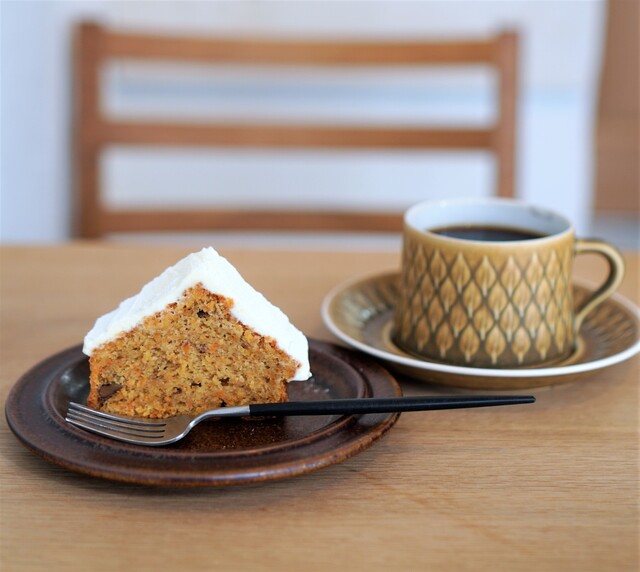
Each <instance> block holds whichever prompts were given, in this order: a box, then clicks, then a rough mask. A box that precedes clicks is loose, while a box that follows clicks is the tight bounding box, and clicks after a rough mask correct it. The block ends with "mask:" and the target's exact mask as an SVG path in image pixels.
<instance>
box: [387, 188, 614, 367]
mask: <svg viewBox="0 0 640 572" xmlns="http://www.w3.org/2000/svg"><path fill="white" fill-rule="evenodd" d="M465 229H467V230H465ZM468 230H470V231H473V232H476V233H477V232H478V231H479V232H481V234H482V236H483V238H480V239H478V238H469V236H468ZM510 231H513V232H515V235H514V236H510V237H509V236H506V237H505V236H504V232H507V233H509V232H510ZM501 233H502V235H501ZM447 234H449V235H453V236H447ZM462 237H466V238H462ZM498 237H501V238H503V239H504V238H506V240H498ZM583 252H593V253H598V254H600V255H602V256H604V258H605V259H606V260H607V262H608V265H609V274H608V277H607V279H606V280H605V282H604V283H603V284H602V286H601V287H600V288H598V289H597V290H596V291H595V292H594V294H593V295H592V296H591V297H590V298H589V299H588V300H586V301H585V302H584V303H583V304H581V306H580V307H579V308H574V304H573V298H572V287H571V275H572V266H573V259H574V257H575V255H576V254H580V253H583ZM623 274H624V262H623V260H622V257H621V255H620V253H619V252H618V251H617V250H616V249H615V248H614V247H613V246H611V245H609V244H607V243H605V242H601V241H597V240H579V239H576V238H575V234H574V230H573V227H572V226H571V224H570V223H569V221H568V220H566V219H565V218H564V217H563V216H561V215H559V214H556V213H553V212H550V211H548V210H544V209H539V208H536V207H533V206H530V205H526V204H523V203H519V202H517V201H513V200H506V199H479V200H459V201H455V200H454V201H442V202H437V203H420V204H417V205H415V206H413V207H412V208H410V209H409V210H408V211H407V212H406V213H405V217H404V234H403V254H402V273H401V283H400V294H399V299H398V305H397V307H396V313H395V320H394V333H393V338H394V341H395V343H396V344H397V345H398V346H399V347H400V348H402V349H404V350H405V351H407V352H409V353H411V354H413V355H415V356H416V357H419V358H421V359H428V360H436V361H441V362H446V363H450V364H455V365H461V366H468V367H486V368H510V367H527V366H539V365H546V364H552V363H553V362H556V361H559V360H562V359H563V358H566V357H567V356H568V355H570V354H571V352H572V351H573V350H574V347H575V341H576V334H577V332H578V331H579V329H580V325H581V324H582V321H583V320H584V318H585V316H586V315H587V314H588V313H589V312H591V310H593V309H594V308H595V307H596V306H597V305H598V304H600V303H601V302H602V301H603V300H605V299H606V298H607V297H609V296H610V295H611V294H612V293H613V292H614V291H615V289H616V288H617V287H618V285H619V284H620V281H621V280H622V276H623Z"/></svg>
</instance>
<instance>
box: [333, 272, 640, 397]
mask: <svg viewBox="0 0 640 572" xmlns="http://www.w3.org/2000/svg"><path fill="white" fill-rule="evenodd" d="M399 276H400V275H399V274H398V273H388V274H383V275H376V276H370V277H368V278H361V279H358V280H355V281H353V282H349V283H347V284H343V285H341V286H339V287H338V288H336V289H335V290H333V291H332V292H330V293H329V294H328V295H327V296H326V298H325V300H324V303H323V306H322V316H323V319H324V321H325V323H326V325H327V327H328V328H329V329H330V330H331V331H332V332H333V333H334V334H335V336H336V337H338V338H340V339H341V340H342V341H344V342H345V343H347V344H349V345H350V346H352V347H354V348H357V349H359V350H361V351H363V352H365V353H368V354H369V355H372V356H374V357H377V358H379V359H380V360H382V361H383V362H384V364H385V365H386V366H388V367H389V368H391V369H393V370H394V371H396V372H398V373H401V374H402V375H406V376H407V377H410V378H412V379H417V380H419V381H426V382H430V383H436V384H440V385H447V386H452V387H464V388H468V389H497V390H511V389H527V388H532V387H542V386H548V385H555V384H558V383H566V382H569V381H574V380H577V379H583V378H585V377H587V376H589V375H593V374H594V373H595V372H597V371H599V370H602V369H603V368H606V367H609V366H612V365H614V364H617V363H620V362H622V361H624V360H627V359H629V358H630V357H632V356H633V355H635V354H637V353H638V352H639V351H640V313H639V311H638V308H636V307H635V306H634V305H633V304H632V303H631V302H629V301H628V300H625V299H624V298H623V297H622V296H618V295H614V296H612V297H611V298H609V299H608V300H605V301H604V302H603V303H602V304H600V306H598V307H597V308H596V309H595V310H594V311H593V312H591V313H590V314H589V315H587V317H586V318H585V320H584V322H583V324H582V328H581V330H580V333H579V336H578V343H577V345H576V348H575V350H574V352H573V354H572V355H570V356H569V357H568V358H567V359H565V360H564V361H562V362H559V363H556V364H554V366H553V367H538V368H518V369H487V368H473V367H462V366H455V365H451V364H447V363H444V362H438V361H430V360H426V359H418V358H416V357H414V356H412V355H410V354H408V353H406V352H404V351H403V350H402V349H401V348H399V347H398V346H396V345H395V344H394V343H393V339H392V336H391V326H392V322H393V313H394V311H395V307H396V300H397V298H398V281H399ZM592 292H593V288H592V287H590V286H583V285H579V284H574V286H573V297H574V303H576V304H579V303H580V302H581V301H582V300H584V299H585V297H586V296H587V295H591V293H592Z"/></svg>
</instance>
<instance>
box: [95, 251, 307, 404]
mask: <svg viewBox="0 0 640 572" xmlns="http://www.w3.org/2000/svg"><path fill="white" fill-rule="evenodd" d="M83 351H84V353H85V354H87V355H88V356H89V365H90V368H91V375H90V386H91V388H90V392H89V397H88V400H87V404H88V406H89V407H92V408H94V409H99V410H101V411H105V412H109V413H116V414H123V415H134V416H142V417H171V416H173V415H180V414H197V413H200V412H202V411H206V410H207V409H212V408H214V407H224V406H226V405H228V406H234V405H245V404H249V403H267V402H280V401H286V400H287V382H288V381H291V380H305V379H308V378H309V376H310V375H311V373H310V370H309V357H308V351H309V350H308V343H307V339H306V338H305V336H304V335H303V334H302V333H301V332H300V331H299V330H297V329H296V328H295V327H294V326H293V325H292V324H291V323H290V322H289V319H288V318H287V316H285V314H284V313H283V312H282V311H281V310H279V309H278V308H276V307H275V306H274V305H273V304H271V303H270V302H269V301H268V300H267V299H266V298H265V297H264V296H263V295H262V294H260V293H259V292H257V291H256V290H254V289H253V288H252V287H251V286H250V285H249V284H248V283H247V282H246V281H245V280H244V279H243V278H242V276H240V274H239V273H238V271H237V270H236V269H235V268H234V267H233V266H232V265H231V264H230V263H229V262H228V261H227V260H226V259H225V258H223V257H222V256H220V255H219V254H218V253H217V252H216V251H215V250H214V249H213V248H205V249H203V250H202V251H200V252H197V253H194V254H190V255H189V256H187V257H186V258H184V259H182V260H181V261H180V262H178V263H177V264H176V265H175V266H172V267H171V268H168V269H167V270H165V271H164V272H163V273H162V274H161V275H160V276H158V277H157V278H155V279H154V280H152V281H151V282H149V283H148V284H147V285H146V286H144V287H143V288H142V290H141V291H140V293H139V294H137V295H136V296H133V297H132V298H129V299H127V300H125V301H124V302H122V303H121V304H120V306H119V307H118V308H117V309H115V310H114V311H113V312H110V313H108V314H106V315H104V316H102V317H100V318H98V320H97V321H96V323H95V325H94V327H93V329H92V330H91V331H90V332H89V333H88V334H87V335H86V337H85V339H84V348H83Z"/></svg>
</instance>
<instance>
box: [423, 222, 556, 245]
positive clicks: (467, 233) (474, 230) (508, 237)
mask: <svg viewBox="0 0 640 572" xmlns="http://www.w3.org/2000/svg"><path fill="white" fill-rule="evenodd" d="M430 230H431V232H433V233H435V234H439V235H441V236H448V237H450V238H462V239H464V240H481V241H485V242H509V241H514V240H531V239H534V238H540V237H542V236H544V235H543V234H541V233H539V232H533V231H529V230H525V229H520V228H508V227H502V226H479V225H464V226H447V227H441V228H436V229H430Z"/></svg>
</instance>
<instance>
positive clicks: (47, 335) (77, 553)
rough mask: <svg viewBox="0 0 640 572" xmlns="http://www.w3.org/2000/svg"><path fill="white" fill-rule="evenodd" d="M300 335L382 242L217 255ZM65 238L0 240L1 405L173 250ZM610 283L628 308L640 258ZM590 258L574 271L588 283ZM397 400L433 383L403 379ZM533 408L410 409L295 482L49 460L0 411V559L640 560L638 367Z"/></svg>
mask: <svg viewBox="0 0 640 572" xmlns="http://www.w3.org/2000/svg"><path fill="white" fill-rule="evenodd" d="M221 252H222V253H223V254H225V255H226V256H227V257H228V258H229V260H230V261H231V262H232V263H233V264H234V265H236V267H237V268H238V269H239V270H240V272H241V273H242V274H243V275H244V276H245V278H246V279H247V280H248V281H249V282H251V283H252V284H253V285H254V286H255V287H256V288H257V289H259V290H261V291H262V292H263V293H264V294H265V295H266V296H267V298H269V299H270V300H271V301H273V302H274V303H275V304H277V305H278V306H280V307H281V308H282V309H283V310H284V311H285V312H286V313H287V314H288V315H289V317H290V318H291V320H292V321H293V322H294V323H295V324H296V325H297V326H298V327H299V328H300V329H302V330H303V331H304V332H305V333H306V334H307V335H308V336H313V337H315V338H319V339H324V340H332V337H331V335H330V333H329V332H328V330H327V329H326V328H325V327H324V325H323V324H322V321H321V318H320V311H319V309H320V303H321V300H322V298H323V296H324V295H325V294H326V292H327V291H329V290H330V289H331V288H332V287H333V286H335V285H337V284H339V283H340V282H342V281H344V280H346V279H349V278H351V277H353V276H356V275H363V274H368V273H376V272H382V271H386V270H389V269H396V268H397V267H398V264H399V255H398V254H395V253H390V252H317V251H311V252H304V251H300V250H298V251H292V252H282V251H269V250H254V251H249V250H244V251H243V250H228V249H226V250H225V249H221ZM186 253H187V250H185V249H183V248H174V247H170V248H160V247H141V246H135V247H128V246H114V245H105V244H69V245H60V246H52V247H6V248H4V249H3V250H2V255H1V256H2V257H1V272H2V290H1V298H0V302H1V310H2V322H1V325H2V328H1V333H2V344H1V348H2V353H1V356H0V364H1V370H0V392H1V397H2V403H3V408H4V403H5V400H6V398H7V394H8V392H9V390H10V388H11V386H12V384H13V383H14V382H15V381H16V380H17V379H18V377H19V376H20V375H21V374H22V373H23V372H24V371H26V370H27V369H28V368H29V367H31V366H32V365H34V364H35V363H36V362H38V361H39V360H41V359H43V358H45V357H47V356H49V355H50V354H52V353H55V352H57V351H59V350H61V349H64V348H66V347H68V346H71V345H74V344H77V343H79V342H80V341H81V340H82V338H83V336H84V334H85V333H86V332H87V331H88V330H89V328H90V327H91V326H92V325H93V322H94V320H95V318H96V317H97V316H98V315H99V314H102V313H104V312H105V311H108V310H111V309H112V308H113V307H114V306H115V305H116V304H117V303H118V302H119V301H120V300H121V299H123V298H125V297H127V296H130V295H132V294H133V293H135V292H137V291H138V289H139V288H140V287H141V286H142V284H143V283H145V282H146V281H147V280H149V279H151V278H152V277H153V276H155V275H156V274H157V273H159V272H160V271H161V270H163V269H164V268H165V267H166V266H168V265H170V264H172V263H174V262H175V261H177V260H178V259H179V258H180V257H182V256H183V255H185V254H186ZM626 260H627V263H628V272H627V276H626V278H625V281H624V283H623V285H622V288H621V292H622V293H623V294H624V295H625V296H627V297H628V298H631V299H633V300H635V301H636V303H637V301H638V281H637V277H638V257H637V256H635V255H634V256H630V255H627V256H626ZM603 266H604V265H603V264H601V263H600V261H599V260H598V259H596V258H592V257H584V258H581V259H579V260H578V262H577V265H576V275H577V276H578V277H581V278H586V279H590V280H593V281H597V280H598V279H600V277H601V276H602V275H603V273H604V269H603ZM403 388H404V390H405V392H406V393H408V394H412V393H413V394H415V393H418V392H421V393H443V390H442V389H437V388H435V387H430V386H427V385H423V384H419V383H410V382H406V381H405V382H403ZM534 393H535V394H536V396H537V398H538V401H537V403H536V404H535V405H530V406H521V407H512V408H499V409H483V410H463V411H446V412H435V413H425V414H404V415H402V416H401V418H400V420H399V422H398V423H397V425H396V426H395V427H394V429H393V430H392V431H391V432H389V433H388V435H387V436H386V437H385V438H384V439H383V440H382V441H380V442H379V443H378V444H377V445H375V446H374V447H372V448H370V449H368V450H367V451H365V452H363V453H361V454H360V455H357V456H356V457H353V458H352V459H350V460H348V461H346V462H344V463H341V464H338V465H334V466H332V467H329V468H325V469H322V470H319V471H316V472H313V473H310V474H308V475H304V476H301V477H295V478H291V479H288V480H283V481H277V482H271V483H265V484H257V485H248V486H240V487H230V488H205V489H202V488H199V489H163V488H147V487H143V486H138V485H130V484H121V483H113V482H108V481H103V480H99V479H94V478H91V477H86V476H82V475H78V474H75V473H72V472H69V471H67V470H65V469H62V468H58V467H57V466H55V465H52V464H49V463H47V462H46V461H44V460H42V459H40V458H38V457H36V456H35V455H33V454H32V453H30V452H29V451H28V450H27V449H26V448H24V447H23V446H22V445H21V444H20V443H19V442H18V441H17V439H15V437H14V436H13V434H12V433H11V432H10V430H9V429H8V428H7V425H6V421H5V420H4V417H3V419H2V428H1V435H0V437H1V441H0V442H1V446H2V455H1V458H0V463H1V464H0V478H1V487H2V488H1V491H2V496H1V506H0V508H1V519H2V521H1V522H2V529H1V533H2V534H1V536H2V545H1V553H0V568H1V569H2V570H3V571H7V572H10V571H11V572H13V571H21V570H87V571H88V570H92V571H101V570H137V571H140V570H216V571H220V572H222V571H228V570H284V571H297V570H304V571H306V570H327V569H329V566H336V569H339V570H345V571H347V570H349V571H351V570H370V571H375V570H385V571H387V572H388V571H390V570H394V571H395V570H425V571H426V570H429V571H434V570H456V571H458V570H508V571H517V570H536V571H542V570H544V571H547V570H561V571H569V570H579V571H581V572H584V571H588V570H594V571H598V572H601V571H606V570H612V571H614V570H615V571H623V570H630V571H631V570H633V571H635V570H638V416H639V412H638V360H637V359H633V360H631V361H628V362H626V363H624V364H619V365H617V366H614V367H612V368H610V369H608V370H606V371H603V372H601V373H599V374H598V375H596V376H594V377H593V378H590V379H588V380H584V381H579V382H575V383H572V384H567V385H562V386H556V387H554V388H550V389H540V390H536V391H535V392H534Z"/></svg>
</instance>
